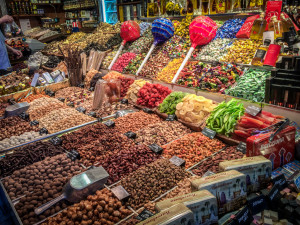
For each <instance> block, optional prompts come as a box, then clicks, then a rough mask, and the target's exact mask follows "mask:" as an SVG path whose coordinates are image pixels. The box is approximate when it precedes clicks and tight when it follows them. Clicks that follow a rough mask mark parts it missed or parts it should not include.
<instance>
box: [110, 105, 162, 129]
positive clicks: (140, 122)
mask: <svg viewBox="0 0 300 225" xmlns="http://www.w3.org/2000/svg"><path fill="white" fill-rule="evenodd" d="M160 121H161V119H160V118H159V117H158V116H157V115H155V114H148V113H145V112H143V111H139V112H135V113H130V114H127V115H126V116H123V117H119V118H117V119H116V120H115V124H116V129H117V130H118V131H119V132H121V133H122V134H124V133H126V132H128V131H132V132H135V131H138V130H140V129H141V128H143V127H145V126H148V125H150V124H155V123H157V122H160Z"/></svg>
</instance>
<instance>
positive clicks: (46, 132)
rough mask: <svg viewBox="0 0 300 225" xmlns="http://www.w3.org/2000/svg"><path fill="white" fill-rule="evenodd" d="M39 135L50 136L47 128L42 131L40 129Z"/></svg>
mask: <svg viewBox="0 0 300 225" xmlns="http://www.w3.org/2000/svg"><path fill="white" fill-rule="evenodd" d="M39 133H40V135H42V134H48V130H47V129H46V128H45V127H43V128H42V129H40V131H39Z"/></svg>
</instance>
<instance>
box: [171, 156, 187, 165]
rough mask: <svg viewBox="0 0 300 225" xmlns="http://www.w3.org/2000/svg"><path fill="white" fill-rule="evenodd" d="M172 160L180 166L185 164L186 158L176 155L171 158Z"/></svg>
mask: <svg viewBox="0 0 300 225" xmlns="http://www.w3.org/2000/svg"><path fill="white" fill-rule="evenodd" d="M170 162H171V163H173V164H174V165H175V166H180V167H184V166H185V160H183V159H182V158H179V157H178V156H176V155H174V156H173V157H172V158H171V159H170Z"/></svg>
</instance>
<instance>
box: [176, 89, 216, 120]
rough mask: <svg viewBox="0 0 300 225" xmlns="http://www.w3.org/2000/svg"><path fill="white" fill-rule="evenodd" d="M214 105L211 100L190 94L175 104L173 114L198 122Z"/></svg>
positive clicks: (179, 117) (182, 118)
mask: <svg viewBox="0 0 300 225" xmlns="http://www.w3.org/2000/svg"><path fill="white" fill-rule="evenodd" d="M215 107H216V105H215V104H214V103H213V101H212V100H209V99H206V98H204V97H202V96H196V95H194V94H190V95H187V96H185V97H184V98H183V99H182V102H179V103H178V104H177V105H176V112H175V114H176V116H177V118H178V119H181V120H182V121H185V122H188V123H194V124H199V123H201V122H203V119H204V118H205V117H206V116H208V115H209V113H210V112H211V111H212V110H213V109H214V108H215Z"/></svg>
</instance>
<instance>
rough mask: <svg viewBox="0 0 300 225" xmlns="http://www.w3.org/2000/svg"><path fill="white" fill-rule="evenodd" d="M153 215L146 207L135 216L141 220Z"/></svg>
mask: <svg viewBox="0 0 300 225" xmlns="http://www.w3.org/2000/svg"><path fill="white" fill-rule="evenodd" d="M151 216H154V214H153V213H152V212H150V211H149V210H147V209H144V210H143V211H142V212H141V213H140V214H139V215H138V216H137V217H136V219H137V220H140V221H143V220H146V219H148V218H149V217H151Z"/></svg>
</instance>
